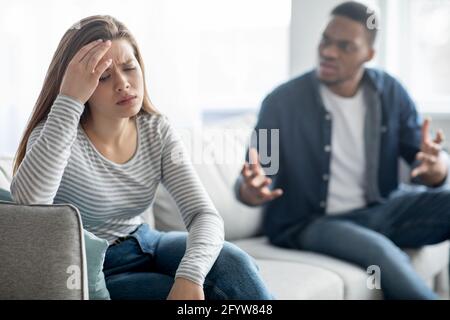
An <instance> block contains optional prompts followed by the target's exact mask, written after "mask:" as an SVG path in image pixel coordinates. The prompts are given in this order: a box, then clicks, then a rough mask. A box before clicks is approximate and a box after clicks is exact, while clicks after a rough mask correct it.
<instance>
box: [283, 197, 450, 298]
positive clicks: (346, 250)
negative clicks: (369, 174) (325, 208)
mask: <svg viewBox="0 0 450 320" xmlns="http://www.w3.org/2000/svg"><path fill="white" fill-rule="evenodd" d="M299 229H301V230H299ZM449 238H450V191H449V190H445V189H436V190H430V191H426V192H411V193H406V194H403V195H399V196H396V197H395V198H391V199H390V200H389V201H387V202H386V203H383V204H379V205H375V206H372V207H368V208H364V209H359V210H355V211H351V212H348V213H343V214H340V215H330V216H323V217H321V218H318V219H316V220H315V221H314V222H313V223H311V224H310V225H309V226H308V227H306V228H303V226H297V229H296V227H295V226H294V227H292V228H290V229H289V230H288V231H286V232H285V233H283V234H281V235H280V236H279V237H278V241H277V242H276V243H275V244H277V245H280V246H283V247H289V248H296V249H302V250H309V251H314V252H319V253H323V254H326V255H330V256H333V257H336V258H338V259H343V260H346V261H349V262H351V263H354V264H357V265H359V266H361V267H363V268H364V269H366V268H367V267H369V266H371V265H377V266H379V267H380V270H381V287H382V289H383V293H384V295H385V297H386V298H387V299H437V298H438V296H437V295H436V294H435V293H434V292H433V291H432V290H431V289H430V288H428V287H427V286H426V285H425V283H424V281H423V280H422V279H421V278H420V277H419V276H418V275H417V273H416V272H415V270H414V269H413V267H412V265H411V263H410V260H409V257H408V255H406V254H405V253H404V252H403V251H402V250H401V249H400V248H419V247H421V246H424V245H429V244H436V243H439V242H442V241H445V240H447V239H449Z"/></svg>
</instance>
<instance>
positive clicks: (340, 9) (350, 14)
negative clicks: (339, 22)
mask: <svg viewBox="0 0 450 320" xmlns="http://www.w3.org/2000/svg"><path fill="white" fill-rule="evenodd" d="M331 15H333V16H341V17H346V18H349V19H351V20H353V21H356V22H359V23H360V24H362V25H363V26H364V27H365V29H366V31H367V34H368V36H369V43H370V44H371V45H373V44H374V43H375V39H376V37H377V27H378V18H377V17H376V16H375V11H373V10H371V9H370V8H369V7H367V6H365V5H364V4H362V3H359V2H356V1H348V2H344V3H342V4H340V5H338V6H337V7H335V8H334V9H333V11H331Z"/></svg>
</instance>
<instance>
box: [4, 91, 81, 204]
mask: <svg viewBox="0 0 450 320" xmlns="http://www.w3.org/2000/svg"><path fill="white" fill-rule="evenodd" d="M83 110H84V105H83V104H81V103H80V102H78V101H77V100H75V99H72V98H70V97H68V96H65V95H59V96H58V97H57V98H56V99H55V102H54V103H53V105H52V107H51V110H50V113H49V114H48V117H47V120H46V121H45V122H41V123H40V124H39V125H38V126H37V127H36V128H35V129H34V130H33V132H32V133H31V135H30V138H29V139H28V143H27V152H26V154H25V157H24V159H23V161H22V163H21V164H20V167H19V169H18V170H17V172H16V175H15V176H14V178H13V180H12V183H11V195H12V197H13V199H14V201H15V202H17V203H20V204H33V203H39V204H52V203H53V198H54V197H55V195H56V192H57V191H58V188H59V184H60V182H61V179H62V176H63V173H64V169H65V167H66V165H67V162H68V160H69V157H70V152H71V148H72V144H73V142H74V141H75V139H76V136H77V127H78V123H79V121H80V116H81V114H82V113H83Z"/></svg>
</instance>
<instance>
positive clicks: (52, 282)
mask: <svg viewBox="0 0 450 320" xmlns="http://www.w3.org/2000/svg"><path fill="white" fill-rule="evenodd" d="M0 225H2V226H7V227H4V228H2V232H1V233H0V257H1V263H0V283H1V286H0V299H75V300H79V299H86V298H87V297H88V283H87V277H86V260H85V257H86V254H85V251H84V246H83V244H84V239H83V233H82V224H81V219H80V216H79V213H78V210H77V209H76V208H75V207H73V206H70V205H30V206H24V205H17V204H13V203H1V204H0Z"/></svg>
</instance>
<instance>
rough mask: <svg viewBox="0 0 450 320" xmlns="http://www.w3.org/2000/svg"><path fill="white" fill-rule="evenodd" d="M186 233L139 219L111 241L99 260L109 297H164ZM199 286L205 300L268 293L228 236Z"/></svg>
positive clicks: (263, 296) (249, 297)
mask: <svg viewBox="0 0 450 320" xmlns="http://www.w3.org/2000/svg"><path fill="white" fill-rule="evenodd" d="M186 237H187V233H186V232H159V231H156V230H153V229H150V227H149V226H148V225H147V224H142V225H141V226H140V227H139V228H138V229H137V230H136V231H135V232H133V233H132V234H131V235H130V236H129V237H126V238H125V239H124V240H122V241H121V242H120V243H118V244H115V245H111V246H110V247H109V248H108V250H107V251H106V256H105V262H104V265H103V272H104V274H105V279H106V286H107V288H108V290H109V293H110V296H111V299H113V300H114V299H133V300H147V299H152V300H153V299H155V300H163V299H166V298H167V296H168V294H169V292H170V289H171V288H172V285H173V282H174V276H175V272H176V270H177V268H178V265H179V263H180V261H181V258H182V257H183V255H184V253H185V250H186ZM203 289H204V292H205V298H206V299H209V300H223V299H236V300H241V299H242V300H266V299H271V298H272V295H271V294H270V293H269V291H268V290H267V288H266V286H265V284H264V282H263V280H262V279H261V277H260V275H259V272H258V268H257V266H256V264H255V263H254V261H253V259H252V258H251V257H250V256H249V255H247V254H246V253H245V252H244V251H242V250H241V249H239V248H238V247H236V246H235V245H233V244H231V243H228V242H225V243H224V246H223V248H222V250H221V252H220V254H219V256H218V258H217V260H216V262H215V263H214V265H213V266H212V268H211V270H210V272H209V273H208V275H207V276H206V279H205V283H204V287H203Z"/></svg>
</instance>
